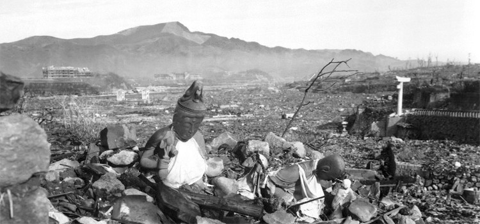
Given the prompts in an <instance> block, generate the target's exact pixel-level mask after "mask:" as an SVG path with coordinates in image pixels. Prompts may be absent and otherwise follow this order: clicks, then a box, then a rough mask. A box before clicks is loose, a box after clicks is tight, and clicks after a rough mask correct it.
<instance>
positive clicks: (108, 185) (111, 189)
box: [92, 173, 125, 194]
mask: <svg viewBox="0 0 480 224" xmlns="http://www.w3.org/2000/svg"><path fill="white" fill-rule="evenodd" d="M92 187H93V188H94V189H95V190H105V191H106V193H111V194H115V193H121V192H123V190H125V186H124V185H123V184H122V182H120V181H119V180H118V179H117V175H115V174H113V173H106V174H104V175H102V176H101V177H100V179H98V180H97V181H95V182H94V183H93V184H92Z"/></svg>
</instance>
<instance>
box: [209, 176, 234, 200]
mask: <svg viewBox="0 0 480 224" xmlns="http://www.w3.org/2000/svg"><path fill="white" fill-rule="evenodd" d="M212 184H213V186H215V189H214V191H215V195H217V196H220V197H223V196H227V195H229V194H236V193H237V192H238V184H237V181H236V180H234V179H230V178H226V177H216V178H215V179H213V180H212Z"/></svg>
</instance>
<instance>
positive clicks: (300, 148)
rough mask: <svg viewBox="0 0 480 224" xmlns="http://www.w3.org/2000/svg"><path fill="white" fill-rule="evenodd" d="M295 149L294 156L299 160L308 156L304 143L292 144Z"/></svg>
mask: <svg viewBox="0 0 480 224" xmlns="http://www.w3.org/2000/svg"><path fill="white" fill-rule="evenodd" d="M292 145H293V148H294V149H295V152H294V153H293V155H295V156H297V157H299V158H304V157H305V156H306V155H307V150H306V149H305V146H304V145H303V143H302V142H292Z"/></svg>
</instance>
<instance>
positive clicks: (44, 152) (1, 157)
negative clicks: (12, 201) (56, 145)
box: [0, 114, 51, 187]
mask: <svg viewBox="0 0 480 224" xmlns="http://www.w3.org/2000/svg"><path fill="white" fill-rule="evenodd" d="M0 127H1V128H0V139H2V141H0V164H2V165H1V167H0V187H2V186H9V185H14V184H17V183H21V182H24V181H26V180H28V179H29V178H30V177H31V176H32V174H33V173H36V172H41V171H47V168H48V164H49V163H50V154H51V153H50V143H48V142H47V134H46V133H45V131H44V130H43V129H42V128H41V127H40V126H39V125H38V123H37V122H35V121H34V120H32V119H31V118H30V117H28V116H26V115H21V114H15V115H10V116H4V117H0Z"/></svg>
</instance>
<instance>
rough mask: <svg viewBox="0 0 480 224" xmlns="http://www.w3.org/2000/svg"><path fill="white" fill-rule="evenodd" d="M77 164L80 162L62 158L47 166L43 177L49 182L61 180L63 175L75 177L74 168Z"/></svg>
mask: <svg viewBox="0 0 480 224" xmlns="http://www.w3.org/2000/svg"><path fill="white" fill-rule="evenodd" d="M79 166H80V163H78V162H77V161H72V160H69V159H62V160H60V161H57V162H54V163H52V164H50V166H49V167H48V172H47V174H46V175H45V179H46V180H47V181H50V182H51V181H56V180H61V179H63V178H65V177H75V176H76V175H75V171H74V169H75V168H77V167H79ZM72 172H73V173H72Z"/></svg>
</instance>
